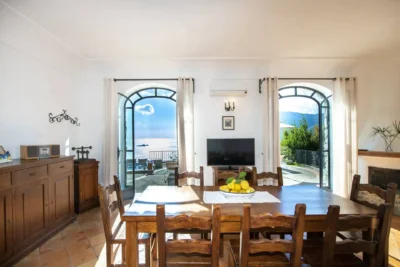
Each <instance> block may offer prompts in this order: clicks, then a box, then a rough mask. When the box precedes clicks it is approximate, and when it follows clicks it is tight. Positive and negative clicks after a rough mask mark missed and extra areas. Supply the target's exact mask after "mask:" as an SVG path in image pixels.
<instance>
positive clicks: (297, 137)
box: [281, 116, 319, 161]
mask: <svg viewBox="0 0 400 267" xmlns="http://www.w3.org/2000/svg"><path fill="white" fill-rule="evenodd" d="M294 126H295V127H293V128H290V130H287V129H286V130H285V131H284V132H283V139H282V141H281V152H282V154H283V155H285V157H286V158H287V159H290V160H293V161H294V160H295V159H296V150H297V149H305V150H314V151H316V150H319V127H318V126H317V125H316V126H314V128H313V129H311V130H308V123H307V120H306V119H305V117H304V116H303V117H302V119H301V120H300V123H299V126H297V125H296V123H294Z"/></svg>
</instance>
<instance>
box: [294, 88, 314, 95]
mask: <svg viewBox="0 0 400 267" xmlns="http://www.w3.org/2000/svg"><path fill="white" fill-rule="evenodd" d="M313 93H314V92H313V91H311V90H308V89H305V88H297V95H305V96H310V95H312V94H313Z"/></svg>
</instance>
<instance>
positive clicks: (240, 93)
mask: <svg viewBox="0 0 400 267" xmlns="http://www.w3.org/2000/svg"><path fill="white" fill-rule="evenodd" d="M246 95H247V90H210V96H232V97H241V96H246Z"/></svg>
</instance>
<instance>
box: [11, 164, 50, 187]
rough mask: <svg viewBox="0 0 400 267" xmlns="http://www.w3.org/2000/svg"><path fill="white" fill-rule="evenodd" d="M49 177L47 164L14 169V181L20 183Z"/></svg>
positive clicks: (15, 183)
mask: <svg viewBox="0 0 400 267" xmlns="http://www.w3.org/2000/svg"><path fill="white" fill-rule="evenodd" d="M45 177H47V165H43V166H38V167H33V168H28V169H23V170H18V171H13V173H12V183H13V185H19V184H24V183H28V182H31V181H35V180H39V179H41V178H45Z"/></svg>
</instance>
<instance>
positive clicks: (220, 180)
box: [212, 166, 252, 185]
mask: <svg viewBox="0 0 400 267" xmlns="http://www.w3.org/2000/svg"><path fill="white" fill-rule="evenodd" d="M212 169H213V177H214V185H224V184H225V183H226V181H225V180H226V177H224V176H226V175H223V173H225V174H226V173H227V172H230V173H236V174H237V173H239V172H246V180H249V181H251V179H252V169H251V168H249V167H246V166H221V167H219V166H215V167H212Z"/></svg>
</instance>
